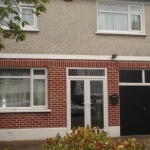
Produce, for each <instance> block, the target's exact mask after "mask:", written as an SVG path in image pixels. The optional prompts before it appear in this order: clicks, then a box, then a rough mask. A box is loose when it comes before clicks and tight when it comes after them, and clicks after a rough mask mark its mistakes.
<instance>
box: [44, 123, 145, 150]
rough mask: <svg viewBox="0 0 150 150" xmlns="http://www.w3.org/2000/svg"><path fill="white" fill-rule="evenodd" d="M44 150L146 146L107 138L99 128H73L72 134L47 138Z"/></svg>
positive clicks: (128, 149)
mask: <svg viewBox="0 0 150 150" xmlns="http://www.w3.org/2000/svg"><path fill="white" fill-rule="evenodd" d="M43 150H145V145H144V144H138V143H136V139H134V138H133V139H128V140H126V141H121V140H113V139H112V138H111V137H107V133H106V132H105V131H104V130H100V129H99V128H98V127H97V128H96V127H94V128H92V129H89V126H87V127H86V128H83V127H78V128H77V129H75V128H73V130H72V133H70V134H68V133H67V134H66V136H64V137H61V136H60V135H59V134H57V135H56V137H53V138H47V139H46V143H45V144H44V145H43Z"/></svg>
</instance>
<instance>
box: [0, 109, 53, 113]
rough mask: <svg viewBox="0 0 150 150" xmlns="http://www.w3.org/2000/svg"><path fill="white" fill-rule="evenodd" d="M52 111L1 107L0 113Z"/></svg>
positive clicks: (49, 110) (47, 110)
mask: <svg viewBox="0 0 150 150" xmlns="http://www.w3.org/2000/svg"><path fill="white" fill-rule="evenodd" d="M18 112H20V113H21V112H27V113H28V112H51V109H2V108H1V109H0V113H18Z"/></svg>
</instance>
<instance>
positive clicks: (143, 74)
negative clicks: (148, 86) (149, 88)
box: [142, 70, 145, 83]
mask: <svg viewBox="0 0 150 150" xmlns="http://www.w3.org/2000/svg"><path fill="white" fill-rule="evenodd" d="M142 82H143V83H145V70H142Z"/></svg>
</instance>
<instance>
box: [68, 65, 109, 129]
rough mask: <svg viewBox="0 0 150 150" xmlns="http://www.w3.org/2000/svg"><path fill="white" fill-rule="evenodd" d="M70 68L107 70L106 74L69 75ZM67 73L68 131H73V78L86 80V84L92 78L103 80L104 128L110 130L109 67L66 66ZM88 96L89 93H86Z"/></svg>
mask: <svg viewBox="0 0 150 150" xmlns="http://www.w3.org/2000/svg"><path fill="white" fill-rule="evenodd" d="M69 69H91V70H92V69H99V70H101V69H103V70H105V76H69V75H68V70H69ZM66 75H67V80H66V82H67V91H66V92H67V93H66V94H67V131H68V132H70V131H71V104H70V81H71V80H84V81H85V82H87V83H84V85H85V84H86V85H87V84H88V82H89V81H90V80H103V88H104V89H103V96H104V98H103V101H104V103H103V112H104V116H103V117H104V130H105V131H107V132H108V96H107V95H108V94H107V93H108V92H107V69H106V68H74V67H69V68H66ZM87 79H88V80H87ZM85 96H87V95H85Z"/></svg>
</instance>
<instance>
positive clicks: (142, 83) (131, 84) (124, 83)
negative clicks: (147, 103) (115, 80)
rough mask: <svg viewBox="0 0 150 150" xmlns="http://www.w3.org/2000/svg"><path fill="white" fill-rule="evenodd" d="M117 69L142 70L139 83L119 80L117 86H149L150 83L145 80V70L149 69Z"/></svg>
mask: <svg viewBox="0 0 150 150" xmlns="http://www.w3.org/2000/svg"><path fill="white" fill-rule="evenodd" d="M119 70H131V71H132V70H140V71H141V72H142V82H141V83H128V82H119V86H129V85H130V86H150V83H147V82H145V71H146V70H149V69H119Z"/></svg>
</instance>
